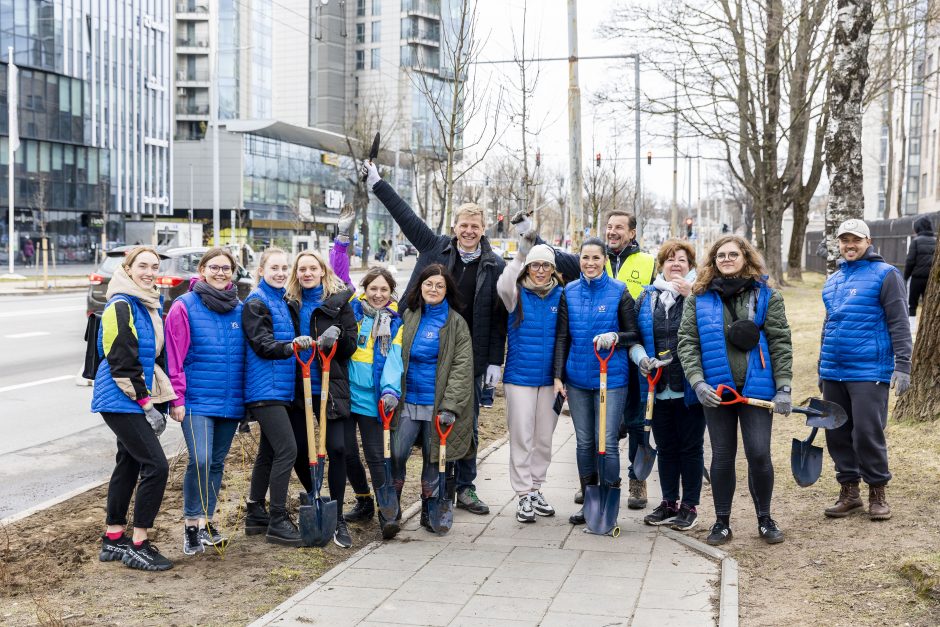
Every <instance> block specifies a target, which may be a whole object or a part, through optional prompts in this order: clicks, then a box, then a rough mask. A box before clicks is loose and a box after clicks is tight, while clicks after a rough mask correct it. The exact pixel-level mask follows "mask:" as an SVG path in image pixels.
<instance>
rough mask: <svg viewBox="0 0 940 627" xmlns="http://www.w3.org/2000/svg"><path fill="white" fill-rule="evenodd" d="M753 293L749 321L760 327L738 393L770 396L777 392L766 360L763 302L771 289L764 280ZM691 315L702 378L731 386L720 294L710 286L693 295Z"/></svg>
mask: <svg viewBox="0 0 940 627" xmlns="http://www.w3.org/2000/svg"><path fill="white" fill-rule="evenodd" d="M758 285H759V286H760V288H759V290H758V294H757V304H756V306H755V308H754V318H753V322H754V324H756V325H757V326H758V328H759V329H760V341H759V342H758V345H757V346H756V347H755V348H753V349H751V351H750V352H749V353H748V357H747V375H746V377H745V380H744V389H743V390H741V391H740V392H741V394H742V395H744V396H746V397H748V398H760V399H763V400H767V401H769V400H771V399H772V398H773V397H774V396H775V395H776V393H777V385H776V383H775V382H774V371H773V367H772V365H771V363H770V347H769V346H768V344H767V335H766V334H765V333H764V320H765V319H766V317H767V304H768V303H769V302H770V296H771V294H772V290H771V289H770V288H769V287H768V286H767V284H766V283H764V282H762V281H761V282H758ZM695 315H696V321H697V322H698V332H699V339H700V342H701V350H702V369H703V370H704V376H705V381H706V382H707V383H708V384H709V385H710V386H712V387H718V385H721V384H724V385H727V386H729V387H731V388H734V387H735V385H734V377H733V376H732V374H731V367H730V366H729V365H728V347H727V345H726V344H725V308H724V304H723V303H722V302H721V297H720V296H719V295H718V293H717V292H715V291H714V290H706V291H705V292H704V293H702V294H700V295H698V296H696V298H695Z"/></svg>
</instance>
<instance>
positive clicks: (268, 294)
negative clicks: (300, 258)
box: [242, 279, 296, 405]
mask: <svg viewBox="0 0 940 627" xmlns="http://www.w3.org/2000/svg"><path fill="white" fill-rule="evenodd" d="M284 293H285V290H284V288H280V289H276V288H273V287H271V286H270V285H268V284H267V283H265V282H264V279H261V281H260V282H259V283H258V287H256V288H255V289H253V290H252V291H251V294H249V295H248V298H246V299H245V306H244V309H243V310H242V327H243V331H244V332H245V334H246V335H245V336H246V339H247V340H248V344H249V347H250V348H249V349H246V350H245V404H246V405H250V404H252V403H258V402H264V401H275V402H278V403H290V402H292V401H293V400H294V368H295V367H296V360H295V359H294V356H293V352H292V349H291V352H288V348H289V346H287V347H284V349H283V352H284V353H285V355H284V357H282V358H280V359H266V358H264V357H261V356H260V355H259V354H258V353H257V349H256V348H255V347H254V346H253V345H252V342H253V341H255V340H256V339H257V338H252V337H251V336H250V334H251V333H252V329H253V328H256V327H257V326H258V321H257V320H249V319H248V318H254V317H256V316H255V314H254V313H252V306H251V303H252V301H260V302H261V303H262V304H264V306H265V307H266V308H267V315H268V316H270V319H271V326H272V327H273V331H274V337H273V340H274V342H276V343H279V344H281V345H284V344H287V345H290V343H291V342H292V341H293V339H294V335H295V332H294V323H293V321H292V319H291V314H290V309H288V306H287V301H285V300H284Z"/></svg>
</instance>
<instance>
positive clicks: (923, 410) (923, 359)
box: [894, 255, 940, 422]
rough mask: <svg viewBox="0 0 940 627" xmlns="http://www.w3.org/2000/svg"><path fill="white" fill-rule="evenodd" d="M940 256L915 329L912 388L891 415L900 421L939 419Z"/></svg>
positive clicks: (928, 283)
mask: <svg viewBox="0 0 940 627" xmlns="http://www.w3.org/2000/svg"><path fill="white" fill-rule="evenodd" d="M938 289H940V255H934V258H933V268H932V269H931V270H930V278H929V279H928V280H927V292H926V294H925V297H924V301H923V303H924V306H923V309H922V310H921V313H920V320H919V321H918V322H919V323H918V325H917V341H916V342H915V343H914V355H913V358H912V359H911V388H910V389H909V390H908V391H907V393H906V394H905V395H904V396H902V397H901V398H899V399H898V404H897V405H896V406H895V408H894V415H895V417H897V418H898V419H900V420H911V421H920V422H924V421H928V420H930V421H933V420H937V419H938V418H940V386H938V385H937V381H940V298H938V296H940V295H938V294H937V290H938Z"/></svg>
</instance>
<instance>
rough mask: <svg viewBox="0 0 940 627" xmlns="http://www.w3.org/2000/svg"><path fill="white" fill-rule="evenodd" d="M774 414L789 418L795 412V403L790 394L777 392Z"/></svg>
mask: <svg viewBox="0 0 940 627" xmlns="http://www.w3.org/2000/svg"><path fill="white" fill-rule="evenodd" d="M773 403H774V413H777V414H783V415H784V416H789V415H790V412H791V411H792V410H793V401H792V400H791V399H790V393H789V392H784V391H783V390H777V393H776V394H775V395H774V398H773Z"/></svg>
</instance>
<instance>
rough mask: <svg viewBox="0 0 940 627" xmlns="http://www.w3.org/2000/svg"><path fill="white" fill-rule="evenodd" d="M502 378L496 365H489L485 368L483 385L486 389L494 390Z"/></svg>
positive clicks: (501, 373) (500, 371) (501, 372)
mask: <svg viewBox="0 0 940 627" xmlns="http://www.w3.org/2000/svg"><path fill="white" fill-rule="evenodd" d="M502 378H503V370H502V368H500V367H499V366H497V365H496V364H490V365H489V366H487V367H486V376H485V377H484V378H483V385H485V386H486V387H488V388H495V387H496V386H497V385H498V384H499V381H500V379H502Z"/></svg>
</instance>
